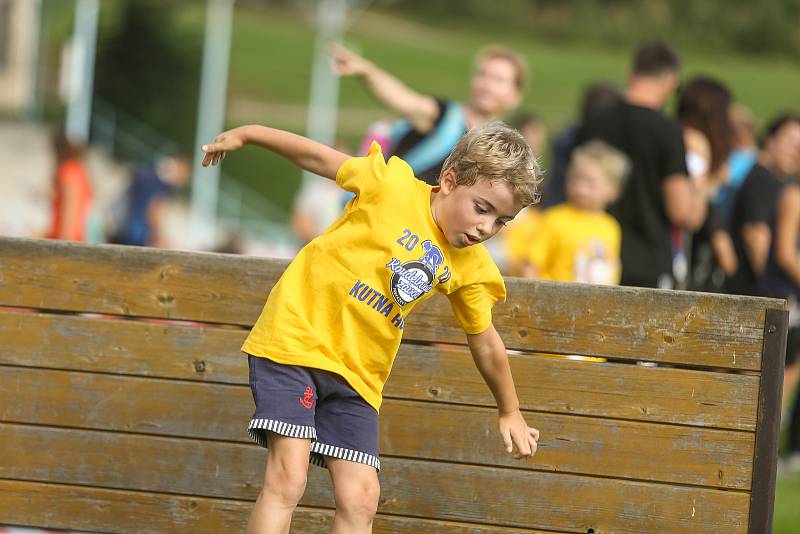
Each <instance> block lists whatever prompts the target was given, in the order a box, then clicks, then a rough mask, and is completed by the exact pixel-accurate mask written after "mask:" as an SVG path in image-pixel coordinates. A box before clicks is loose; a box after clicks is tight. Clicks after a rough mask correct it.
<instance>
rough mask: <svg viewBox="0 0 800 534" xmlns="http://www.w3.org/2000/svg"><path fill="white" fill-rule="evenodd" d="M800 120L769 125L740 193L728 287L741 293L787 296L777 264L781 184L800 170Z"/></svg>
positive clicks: (733, 219) (787, 118)
mask: <svg viewBox="0 0 800 534" xmlns="http://www.w3.org/2000/svg"><path fill="white" fill-rule="evenodd" d="M798 147H800V119H798V117H797V116H796V115H792V114H784V115H781V116H778V117H777V118H775V119H773V120H772V121H771V122H770V123H769V125H768V126H767V128H766V130H765V134H764V139H763V142H762V150H761V153H760V155H759V162H758V163H757V164H755V165H753V167H752V169H751V170H750V172H749V173H748V174H747V177H746V178H745V180H744V182H743V183H742V185H741V187H740V188H739V190H738V192H737V193H736V197H735V201H734V206H733V211H732V214H731V237H732V239H733V244H734V250H735V252H736V261H737V269H736V272H735V273H734V274H733V276H731V277H729V278H728V279H727V281H726V286H725V288H726V291H727V292H728V293H732V294H737V295H754V296H765V297H769V296H774V297H779V296H781V295H783V296H781V298H786V296H787V295H786V291H787V285H786V281H785V277H784V275H783V274H781V273H780V272H779V271H778V269H777V266H776V261H777V259H776V258H775V256H774V246H775V243H774V238H775V228H776V224H777V221H778V200H779V197H780V193H781V189H782V188H783V186H784V184H785V183H787V181H788V180H790V179H792V177H793V176H794V174H795V173H796V172H797V168H796V166H797V159H798V154H797V153H798V150H800V148H798Z"/></svg>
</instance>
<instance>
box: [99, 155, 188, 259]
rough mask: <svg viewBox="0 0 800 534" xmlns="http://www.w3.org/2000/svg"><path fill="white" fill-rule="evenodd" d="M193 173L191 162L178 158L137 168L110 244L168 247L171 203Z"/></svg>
mask: <svg viewBox="0 0 800 534" xmlns="http://www.w3.org/2000/svg"><path fill="white" fill-rule="evenodd" d="M191 172H192V167H191V163H190V162H189V160H188V159H187V158H186V157H184V156H179V155H171V156H165V157H162V158H160V159H158V160H157V161H156V162H154V163H151V164H146V165H142V166H139V167H137V168H136V169H135V170H134V172H133V174H132V175H131V179H130V183H129V185H128V188H127V190H126V191H125V194H124V195H123V197H122V199H121V200H120V201H119V202H118V205H119V206H120V213H119V214H118V215H120V219H119V222H118V226H117V230H116V232H115V233H114V234H113V236H112V238H111V240H110V241H111V242H112V243H117V244H120V245H136V246H154V247H158V246H165V245H166V244H167V243H166V242H165V235H166V232H165V228H164V223H165V219H166V210H167V207H168V202H169V200H170V199H171V198H172V197H173V195H175V194H176V193H178V192H179V191H180V190H182V189H183V188H184V187H185V186H186V185H187V184H188V183H189V179H190V177H191Z"/></svg>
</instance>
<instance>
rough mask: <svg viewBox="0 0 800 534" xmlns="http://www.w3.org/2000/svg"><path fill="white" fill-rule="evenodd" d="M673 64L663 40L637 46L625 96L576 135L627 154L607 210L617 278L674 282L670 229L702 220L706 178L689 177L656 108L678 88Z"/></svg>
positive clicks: (676, 133) (679, 141)
mask: <svg viewBox="0 0 800 534" xmlns="http://www.w3.org/2000/svg"><path fill="white" fill-rule="evenodd" d="M679 66H680V62H679V59H678V56H677V54H676V53H675V51H674V50H673V49H672V48H671V47H669V46H668V45H666V44H663V43H659V42H654V43H646V44H643V45H642V46H640V47H639V49H638V50H637V52H636V55H635V59H634V65H633V71H632V73H631V75H630V77H629V82H628V88H627V91H626V93H625V100H624V101H622V102H620V103H618V104H616V105H613V106H611V107H608V108H606V109H604V110H601V111H599V112H598V113H596V114H594V115H592V116H591V117H589V118H588V119H587V120H586V121H585V122H584V123H583V125H582V126H581V128H580V130H579V131H578V135H577V138H576V144H577V145H580V144H582V143H584V142H586V141H589V140H591V139H600V140H602V141H605V142H606V143H608V144H610V145H611V146H613V147H615V148H617V149H619V150H620V151H622V152H623V153H624V154H625V155H626V156H627V157H628V159H629V160H630V161H631V173H630V176H629V178H628V181H627V185H626V187H625V190H624V191H623V193H622V195H621V196H620V198H619V200H618V201H617V202H616V203H615V204H614V205H612V206H611V207H610V209H609V212H610V213H611V214H612V215H613V216H614V217H616V219H617V220H618V221H619V223H620V226H621V228H622V254H621V255H622V279H621V283H622V284H623V285H631V286H641V287H666V288H671V287H673V286H674V279H673V277H672V244H671V240H670V235H671V229H672V227H673V226H677V227H681V228H686V229H689V230H696V229H697V228H699V227H700V225H701V224H702V223H703V221H704V220H705V215H706V209H707V207H706V203H707V198H708V189H707V185H706V184H705V183H704V182H703V181H702V180H701V179H698V180H697V181H693V180H689V178H688V177H687V172H686V155H685V150H684V145H683V137H682V133H681V128H680V126H679V125H678V123H677V122H675V121H674V120H672V119H669V118H667V117H666V116H664V115H663V114H662V113H661V112H660V111H659V110H660V109H661V107H663V105H664V104H665V103H666V102H667V100H669V98H670V97H671V96H672V94H673V93H674V92H675V90H676V89H677V87H678V69H679Z"/></svg>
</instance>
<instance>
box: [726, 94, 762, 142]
mask: <svg viewBox="0 0 800 534" xmlns="http://www.w3.org/2000/svg"><path fill="white" fill-rule="evenodd" d="M728 111H729V113H730V119H731V128H732V129H733V148H734V149H736V150H743V149H745V150H746V149H751V148H755V146H756V118H755V116H754V115H753V112H752V111H750V109H749V108H747V107H745V106H744V105H742V104H733V105H732V106H731V108H730V109H729V110H728Z"/></svg>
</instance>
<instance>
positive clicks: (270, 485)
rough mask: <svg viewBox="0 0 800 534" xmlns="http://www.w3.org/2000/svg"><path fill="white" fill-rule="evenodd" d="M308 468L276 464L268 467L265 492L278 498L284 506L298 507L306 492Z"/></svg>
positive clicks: (305, 466)
mask: <svg viewBox="0 0 800 534" xmlns="http://www.w3.org/2000/svg"><path fill="white" fill-rule="evenodd" d="M307 479H308V466H307V465H303V466H299V465H295V466H292V465H288V464H285V463H281V462H275V464H274V465H269V466H267V476H266V480H265V486H264V491H265V492H267V493H269V494H270V495H272V496H274V497H277V498H278V499H280V501H281V502H282V503H283V504H286V505H296V504H297V503H298V502H300V499H301V498H302V497H303V493H305V491H306V481H307Z"/></svg>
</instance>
